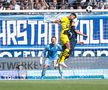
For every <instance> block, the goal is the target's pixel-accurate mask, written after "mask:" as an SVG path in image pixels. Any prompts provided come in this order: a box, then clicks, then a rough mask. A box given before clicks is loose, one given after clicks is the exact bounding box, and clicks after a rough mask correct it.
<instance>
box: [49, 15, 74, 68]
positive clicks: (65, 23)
mask: <svg viewBox="0 0 108 90" xmlns="http://www.w3.org/2000/svg"><path fill="white" fill-rule="evenodd" d="M75 18H76V14H75V13H71V14H70V15H69V16H64V17H62V18H61V19H59V20H55V21H51V23H60V25H61V31H60V41H61V44H62V52H61V53H60V55H59V59H58V61H57V63H58V64H59V65H61V66H64V67H67V65H66V64H65V63H64V61H65V59H66V57H67V56H69V52H70V40H69V37H68V31H69V29H70V20H73V19H75Z"/></svg>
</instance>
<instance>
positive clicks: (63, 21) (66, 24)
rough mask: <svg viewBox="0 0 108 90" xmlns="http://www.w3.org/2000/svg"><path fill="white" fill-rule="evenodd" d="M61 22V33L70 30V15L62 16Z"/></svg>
mask: <svg viewBox="0 0 108 90" xmlns="http://www.w3.org/2000/svg"><path fill="white" fill-rule="evenodd" d="M60 24H61V31H60V35H61V34H63V33H64V31H66V30H69V27H70V20H69V19H68V17H62V18H61V19H60Z"/></svg>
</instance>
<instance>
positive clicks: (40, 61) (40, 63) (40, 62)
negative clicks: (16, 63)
mask: <svg viewBox="0 0 108 90" xmlns="http://www.w3.org/2000/svg"><path fill="white" fill-rule="evenodd" d="M42 60H43V57H40V60H39V65H40V66H41V65H42V63H43V61H42Z"/></svg>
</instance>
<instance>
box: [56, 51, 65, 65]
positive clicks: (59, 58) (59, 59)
mask: <svg viewBox="0 0 108 90" xmlns="http://www.w3.org/2000/svg"><path fill="white" fill-rule="evenodd" d="M62 54H63V52H61V53H60V55H59V57H58V59H57V62H56V63H57V64H58V63H59V62H60V61H61V57H62Z"/></svg>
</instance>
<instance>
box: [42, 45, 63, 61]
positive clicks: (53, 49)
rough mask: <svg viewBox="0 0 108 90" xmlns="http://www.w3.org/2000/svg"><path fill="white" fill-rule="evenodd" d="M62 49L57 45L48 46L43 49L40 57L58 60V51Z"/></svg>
mask: <svg viewBox="0 0 108 90" xmlns="http://www.w3.org/2000/svg"><path fill="white" fill-rule="evenodd" d="M61 50H62V47H61V46H60V45H59V44H55V45H53V44H49V45H47V46H46V47H45V49H44V51H43V53H42V56H43V57H46V58H49V59H50V60H56V59H57V58H58V51H61Z"/></svg>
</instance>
